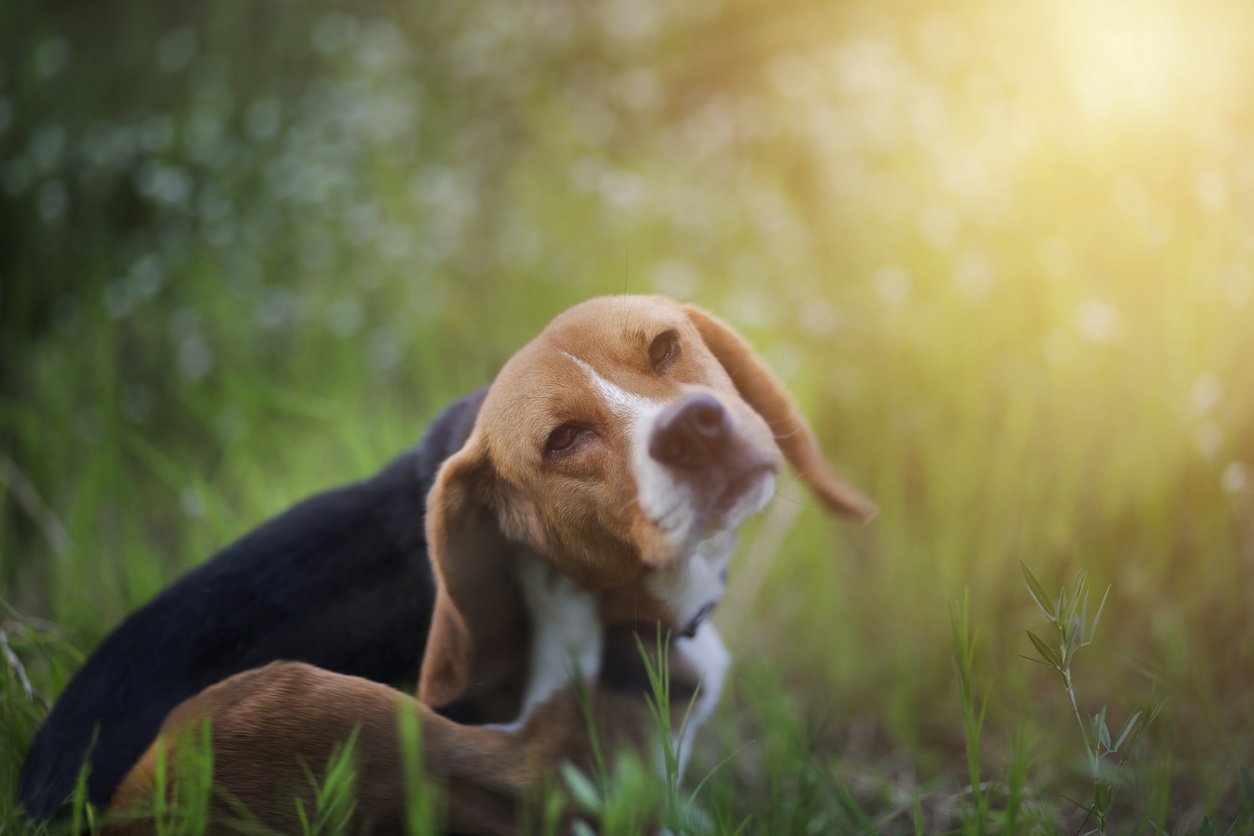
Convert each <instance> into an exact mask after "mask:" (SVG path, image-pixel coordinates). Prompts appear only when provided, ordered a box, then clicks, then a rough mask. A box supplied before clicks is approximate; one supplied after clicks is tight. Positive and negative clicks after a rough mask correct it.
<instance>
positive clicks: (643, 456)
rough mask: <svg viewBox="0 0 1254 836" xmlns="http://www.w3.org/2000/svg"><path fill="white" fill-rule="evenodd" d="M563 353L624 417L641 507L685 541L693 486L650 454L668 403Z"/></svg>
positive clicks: (617, 415) (693, 514)
mask: <svg viewBox="0 0 1254 836" xmlns="http://www.w3.org/2000/svg"><path fill="white" fill-rule="evenodd" d="M563 354H566V356H567V357H569V358H570V359H571V360H572V361H573V362H574V363H575V365H577V366H578V367H579V368H580V369H582V370H583V373H584V374H585V375H587V376H588V380H589V381H590V382H591V383H592V386H593V388H594V389H596V392H597V394H598V395H599V396H600V397H601V400H602V401H603V402H604V403H605V407H606V409H608V410H609V412H610V414H611V415H613V416H614V417H615V418H618V419H620V420H622V421H623V429H624V435H626V437H627V438H628V439H629V441H628V443H629V444H630V445H631V461H632V471H633V473H632V475H633V476H634V477H635V480H636V498H637V501H638V502H639V503H640V509H641V510H642V511H643V512H644V514H645V516H647V517H648V518H649V519H651V520H652V521H653V522H654V523H655V524H656V525H657V526H658V527H659V528H661V529H662V531H663V532H665V533H666V534H668V535H670V536H672V537H673V538H674V539H675V540H676V542H682V540H683V539H684V538H685V536H686V535H687V533H688V530H689V529H690V528H691V527H692V524H693V522H694V520H695V517H696V512H695V510H694V508H693V497H692V496H691V488H689V487H688V486H687V485H684V484H681V483H680V482H678V481H677V480H676V479H675V478H674V477H673V476H671V474H670V473H669V472H668V471H667V470H666V468H665V467H663V466H662V465H660V464H659V463H658V462H656V461H654V460H653V457H652V456H650V455H649V438H650V436H652V434H653V424H654V420H655V419H656V418H657V416H658V414H659V413H660V412H661V411H662V409H663V408H664V407H665V406H666V404H664V403H662V402H660V401H655V400H652V399H650V398H646V397H644V396H643V395H638V394H636V393H635V392H629V391H627V390H626V389H624V388H623V387H621V386H619V385H618V384H617V383H614V382H613V381H611V380H607V379H606V378H605V377H604V376H603V375H602V374H601V373H600V372H598V371H597V370H596V369H594V368H593V367H592V365H591V364H590V363H588V362H587V361H585V360H582V359H580V358H579V357H576V356H574V355H573V354H567V353H566V352H563Z"/></svg>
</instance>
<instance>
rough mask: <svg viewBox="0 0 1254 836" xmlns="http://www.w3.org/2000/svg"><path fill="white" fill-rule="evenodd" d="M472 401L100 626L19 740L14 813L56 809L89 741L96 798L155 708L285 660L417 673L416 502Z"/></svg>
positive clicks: (137, 745) (383, 673)
mask: <svg viewBox="0 0 1254 836" xmlns="http://www.w3.org/2000/svg"><path fill="white" fill-rule="evenodd" d="M482 398H483V393H482V392H476V393H474V394H472V395H469V396H466V397H464V398H462V399H460V400H458V401H456V402H455V403H454V404H452V405H451V406H450V407H448V408H447V409H446V410H445V411H444V412H443V413H441V415H440V416H439V417H438V418H437V419H436V421H435V422H434V423H433V425H432V427H431V429H430V430H429V432H428V433H427V435H426V436H425V438H424V439H423V441H422V443H420V444H419V445H418V447H416V448H414V449H413V450H411V451H409V452H407V453H405V454H404V455H402V456H401V457H399V458H398V459H396V460H395V461H393V462H392V463H391V464H389V465H388V466H387V467H386V468H384V470H383V471H381V472H380V473H379V474H377V475H376V476H374V477H372V478H370V479H368V480H365V481H362V482H359V483H356V484H353V485H348V486H346V487H342V488H338V489H334V490H331V491H327V492H326V493H322V494H319V495H317V496H314V497H312V498H311V499H308V500H306V501H304V502H302V503H300V504H298V505H296V506H295V507H293V508H291V509H289V510H288V511H286V512H285V513H283V514H281V515H280V516H278V517H276V518H275V519H273V520H270V521H269V522H267V523H265V524H264V525H262V526H261V527H260V528H258V529H256V530H254V531H253V532H251V533H250V534H248V535H247V536H245V537H244V538H243V539H241V540H239V541H238V542H236V543H234V544H233V545H231V546H229V547H227V548H226V549H224V550H223V551H221V552H220V553H218V554H217V555H216V556H215V557H214V558H212V559H211V560H209V561H208V562H207V563H205V564H204V565H203V566H201V567H199V568H197V569H195V570H193V571H192V572H190V573H189V574H187V575H186V576H184V577H183V578H182V579H181V580H179V581H178V582H177V583H175V584H174V585H172V586H171V587H170V588H169V589H167V590H166V591H165V592H163V593H162V594H161V595H159V596H158V597H157V598H155V599H154V600H153V601H151V602H150V603H148V604H147V605H145V606H144V607H143V608H141V609H140V610H138V611H137V612H135V613H134V614H132V615H131V616H130V617H129V618H127V619H126V620H125V621H124V622H123V623H122V624H121V625H120V626H119V627H117V628H116V629H115V630H114V631H113V632H112V633H111V634H110V635H109V636H108V637H106V638H105V640H104V641H103V642H102V643H101V644H100V646H99V647H98V648H97V649H96V650H95V652H94V653H93V654H92V655H91V657H90V658H89V659H88V661H87V663H86V664H85V665H84V666H83V668H82V669H81V670H79V672H78V673H77V674H76V675H75V676H74V678H73V679H72V680H71V681H70V683H69V685H68V686H67V687H66V689H65V691H64V693H62V695H61V697H60V698H59V700H58V701H57V704H56V705H55V706H54V707H53V709H52V711H51V712H50V713H49V715H48V717H47V719H46V720H45V721H44V724H43V726H42V727H41V728H40V730H39V733H38V734H37V735H36V736H35V739H34V741H33V742H32V744H31V748H30V752H29V753H28V755H27V758H26V763H25V765H24V767H23V770H22V775H21V778H20V781H19V788H18V789H19V795H20V798H21V801H22V805H23V806H24V807H25V808H26V810H27V812H28V813H29V814H30V815H31V816H32V817H34V818H36V819H45V818H48V817H50V816H52V815H53V814H55V813H56V812H57V810H58V809H59V808H60V807H61V805H62V804H63V803H64V802H65V800H66V798H67V797H68V796H69V795H70V793H71V792H72V791H73V789H74V784H75V780H76V777H77V775H78V772H79V769H80V768H81V766H82V763H83V761H84V759H85V758H86V757H88V755H89V750H90V752H91V755H90V759H91V762H92V763H91V771H90V773H89V776H88V782H87V789H88V798H89V799H90V800H91V801H92V803H94V804H97V805H103V804H105V803H106V802H107V801H108V799H109V796H110V794H111V793H112V792H113V789H114V787H116V786H117V783H118V782H119V781H120V780H121V779H122V776H123V775H125V774H126V771H127V770H128V769H129V768H130V767H131V765H132V764H133V763H134V762H135V760H136V759H137V758H138V757H139V756H140V754H141V753H142V752H143V751H144V749H145V748H146V747H147V746H148V744H149V743H150V742H151V741H152V739H153V737H154V736H155V735H156V732H157V729H158V728H159V727H160V725H161V722H162V719H163V718H164V717H165V715H166V713H167V712H169V711H170V709H172V708H173V707H174V706H176V705H178V704H179V703H180V702H182V701H183V700H185V699H187V698H188V697H190V696H192V695H193V694H195V693H197V692H199V691H200V690H201V689H203V688H205V687H206V686H208V685H211V684H213V683H214V682H218V681H220V680H222V679H225V678H226V677H228V676H230V675H232V674H234V673H238V672H240V671H244V670H248V669H250V668H254V667H258V666H260V665H264V664H266V663H268V662H271V661H274V660H278V659H291V660H299V661H305V662H309V663H311V664H314V665H317V666H319V667H322V668H326V669H328V670H332V671H338V672H341V673H346V674H350V675H354V676H361V677H365V678H367V679H372V680H376V681H380V682H395V681H399V680H404V679H412V678H413V677H415V676H416V675H417V673H418V670H419V666H420V664H421V657H422V650H423V647H424V645H425V643H426V637H427V630H428V628H429V625H430V619H431V607H432V599H433V596H434V589H433V586H432V580H431V567H430V563H429V561H428V558H427V547H426V539H425V535H424V531H423V519H424V513H425V508H424V498H425V496H426V494H427V491H428V490H429V489H430V486H431V482H432V480H433V479H434V477H435V474H436V471H437V470H438V469H439V467H440V464H441V463H442V462H443V461H444V460H445V459H446V458H447V457H448V456H449V455H451V454H452V453H453V452H455V451H456V450H457V449H458V448H459V447H460V446H461V445H462V443H463V442H464V441H465V439H466V437H467V436H468V435H469V433H470V430H471V426H472V424H473V422H474V416H475V413H476V411H477V410H478V408H479V404H480V403H481V401H482ZM93 739H94V743H93Z"/></svg>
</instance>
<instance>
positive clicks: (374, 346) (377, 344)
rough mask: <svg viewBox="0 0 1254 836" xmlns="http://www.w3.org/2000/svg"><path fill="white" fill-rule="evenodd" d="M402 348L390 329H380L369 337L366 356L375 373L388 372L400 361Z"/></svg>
mask: <svg viewBox="0 0 1254 836" xmlns="http://www.w3.org/2000/svg"><path fill="white" fill-rule="evenodd" d="M403 353H404V346H403V345H402V343H401V340H400V338H399V337H397V336H396V332H395V331H393V330H392V329H391V328H380V329H378V330H377V331H375V332H374V334H372V335H371V337H370V344H369V346H368V347H367V349H366V354H367V356H368V357H369V358H370V365H371V367H372V368H374V369H375V370H376V371H381V372H385V371H389V370H391V369H393V368H395V367H396V365H397V364H398V363H399V362H400V361H401V356H402V354H403Z"/></svg>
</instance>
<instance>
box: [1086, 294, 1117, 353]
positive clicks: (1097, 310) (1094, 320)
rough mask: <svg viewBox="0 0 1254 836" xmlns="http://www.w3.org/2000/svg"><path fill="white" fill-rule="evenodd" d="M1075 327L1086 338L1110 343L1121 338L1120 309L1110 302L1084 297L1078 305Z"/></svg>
mask: <svg viewBox="0 0 1254 836" xmlns="http://www.w3.org/2000/svg"><path fill="white" fill-rule="evenodd" d="M1075 329H1076V332H1077V333H1079V335H1080V336H1082V337H1084V338H1085V339H1086V340H1091V341H1092V342H1097V343H1109V342H1114V341H1116V340H1118V339H1119V333H1120V329H1121V325H1120V322H1119V311H1118V310H1117V309H1116V308H1115V306H1114V305H1112V304H1110V303H1109V302H1103V301H1102V300H1100V299H1084V300H1082V301H1081V302H1080V304H1079V305H1077V306H1076V310H1075Z"/></svg>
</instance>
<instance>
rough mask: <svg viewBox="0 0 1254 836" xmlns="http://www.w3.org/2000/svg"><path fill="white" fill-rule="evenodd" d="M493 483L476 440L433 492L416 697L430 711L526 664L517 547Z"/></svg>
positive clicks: (478, 691) (438, 480)
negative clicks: (496, 508)
mask: <svg viewBox="0 0 1254 836" xmlns="http://www.w3.org/2000/svg"><path fill="white" fill-rule="evenodd" d="M492 481H493V476H492V465H491V462H490V460H489V458H488V455H487V451H486V447H485V445H484V444H483V443H482V442H481V441H480V439H479V437H478V435H477V434H476V435H472V436H471V438H470V440H469V441H467V442H466V445H465V446H464V447H463V448H462V449H461V450H460V451H458V452H457V453H456V454H455V455H453V456H452V457H451V458H450V459H448V461H446V462H445V463H444V465H443V466H442V467H441V468H440V472H439V473H438V474H437V475H436V478H435V484H434V485H433V486H432V488H431V492H430V493H428V494H427V520H426V524H427V550H428V552H429V554H430V557H431V568H432V572H433V575H434V577H435V584H436V594H435V609H434V611H433V612H432V615H431V630H430V632H429V633H428V634H427V647H426V650H425V651H424V653H423V658H422V672H421V674H420V675H419V679H418V699H419V700H421V701H422V702H423V703H426V704H427V705H429V706H432V707H436V708H438V707H440V706H443V705H446V704H448V703H450V702H452V701H454V700H457V699H468V698H472V697H475V696H478V695H481V694H484V693H486V692H488V691H491V690H493V689H495V688H497V686H499V685H500V684H501V683H502V682H503V681H504V680H506V679H507V678H509V677H510V676H514V675H515V674H517V673H518V671H519V670H520V669H521V666H522V665H525V663H526V653H525V652H523V651H520V650H519V646H520V642H519V639H518V637H519V636H525V635H526V631H527V629H528V627H527V624H526V614H525V611H524V610H523V608H522V603H521V599H520V597H519V593H518V589H517V584H516V581H515V579H514V575H513V571H512V568H511V565H510V557H511V555H512V548H511V546H510V544H509V543H508V542H507V541H506V540H505V538H504V536H503V535H502V534H501V532H500V528H499V527H498V525H497V520H496V515H495V513H494V512H493V510H492V508H491V494H492V490H493V488H492ZM522 646H524V647H525V644H523V645H522ZM511 651H512V652H511Z"/></svg>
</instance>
